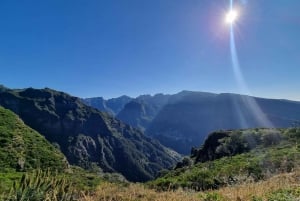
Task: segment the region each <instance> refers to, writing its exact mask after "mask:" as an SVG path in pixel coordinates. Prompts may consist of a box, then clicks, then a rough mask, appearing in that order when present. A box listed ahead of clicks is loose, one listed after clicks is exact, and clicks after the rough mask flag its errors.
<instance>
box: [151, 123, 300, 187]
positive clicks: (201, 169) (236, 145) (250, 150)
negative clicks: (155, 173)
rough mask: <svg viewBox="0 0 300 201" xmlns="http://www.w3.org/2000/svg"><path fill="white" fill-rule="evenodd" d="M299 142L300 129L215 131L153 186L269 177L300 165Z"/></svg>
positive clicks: (218, 184)
mask: <svg viewBox="0 0 300 201" xmlns="http://www.w3.org/2000/svg"><path fill="white" fill-rule="evenodd" d="M299 141H300V128H290V129H252V130H250V129H249V130H235V131H220V132H214V133H212V134H210V135H209V137H208V138H207V139H206V141H205V143H204V144H203V145H202V146H201V147H200V148H199V149H194V150H193V152H192V154H191V156H190V157H189V158H185V159H184V160H183V161H182V162H180V163H178V164H177V166H176V168H175V169H174V170H171V171H169V172H166V173H165V174H164V175H163V176H161V177H160V178H158V179H156V180H155V181H153V182H150V185H151V186H152V187H155V188H158V189H170V188H178V187H183V188H191V189H194V190H207V189H217V188H220V187H223V186H230V185H235V184H242V183H248V182H249V183H253V182H256V181H260V180H265V179H268V178H270V177H272V176H274V175H277V174H282V173H286V172H291V171H294V170H297V169H298V168H299V167H300V148H299V146H298V143H299Z"/></svg>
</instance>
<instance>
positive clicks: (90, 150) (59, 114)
mask: <svg viewBox="0 0 300 201" xmlns="http://www.w3.org/2000/svg"><path fill="white" fill-rule="evenodd" d="M0 105H2V106H3V107H5V108H7V109H10V110H12V111H14V112H15V113H17V114H18V115H19V116H20V117H21V118H22V119H23V121H24V122H25V123H26V124H27V125H29V126H30V127H32V128H34V129H35V130H37V131H39V132H40V133H41V134H42V135H44V136H45V137H46V139H48V140H49V141H50V142H53V143H54V142H55V143H57V144H58V145H59V146H60V149H61V151H62V152H63V153H64V154H65V155H66V157H67V159H68V161H69V162H70V163H71V164H76V165H79V166H81V167H84V168H92V167H93V166H95V165H96V166H99V167H101V168H102V169H103V170H104V171H108V172H114V171H116V172H120V173H122V174H123V175H124V176H125V177H126V178H127V179H128V180H132V181H145V180H148V179H152V178H153V177H154V176H155V175H156V173H157V172H158V171H159V170H161V169H163V168H168V167H171V166H173V165H174V164H175V163H176V161H177V160H178V159H179V155H178V154H177V153H175V152H172V151H170V150H169V149H167V148H165V147H163V146H162V145H161V144H159V143H158V142H157V141H155V140H153V139H151V138H149V137H146V136H144V135H143V133H142V132H141V131H139V130H137V129H134V128H132V127H130V126H128V125H126V124H124V123H122V122H121V121H119V120H117V119H114V118H113V117H112V116H110V115H108V114H106V113H102V112H100V111H98V110H96V109H93V108H91V107H89V106H86V105H85V104H83V103H82V102H81V100H80V99H79V98H76V97H72V96H70V95H68V94H66V93H63V92H58V91H54V90H51V89H48V88H46V89H42V90H39V89H32V88H28V89H23V90H10V89H3V90H2V91H0Z"/></svg>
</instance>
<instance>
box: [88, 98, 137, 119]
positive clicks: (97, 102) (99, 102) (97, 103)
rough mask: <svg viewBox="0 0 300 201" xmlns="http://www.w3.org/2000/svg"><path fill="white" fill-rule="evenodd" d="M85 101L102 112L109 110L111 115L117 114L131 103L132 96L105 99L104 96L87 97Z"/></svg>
mask: <svg viewBox="0 0 300 201" xmlns="http://www.w3.org/2000/svg"><path fill="white" fill-rule="evenodd" d="M82 100H83V102H84V103H85V104H87V105H89V106H91V107H94V108H96V109H98V110H100V111H102V112H107V113H109V114H111V115H114V116H115V115H117V114H118V113H119V112H120V111H121V110H122V109H123V108H124V106H125V105H126V104H127V103H129V102H130V101H131V100H132V98H130V97H129V96H120V97H118V98H111V99H108V100H105V99H104V98H102V97H94V98H85V99H82Z"/></svg>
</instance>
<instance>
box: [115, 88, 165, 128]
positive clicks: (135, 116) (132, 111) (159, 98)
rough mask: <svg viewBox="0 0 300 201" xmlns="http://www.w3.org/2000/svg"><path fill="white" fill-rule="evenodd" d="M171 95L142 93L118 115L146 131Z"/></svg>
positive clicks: (124, 120) (126, 121)
mask: <svg viewBox="0 0 300 201" xmlns="http://www.w3.org/2000/svg"><path fill="white" fill-rule="evenodd" d="M169 98H170V95H164V94H156V95H154V96H150V95H142V96H139V97H137V98H135V99H134V100H132V101H130V102H129V103H127V104H126V105H125V106H124V108H123V109H122V110H121V111H120V112H119V114H118V115H117V116H116V117H117V118H118V119H120V120H122V121H123V122H125V123H127V124H129V125H131V126H133V127H135V128H139V129H141V130H143V131H145V130H146V129H147V128H148V126H149V125H150V123H151V122H152V120H153V119H154V118H155V117H156V115H157V114H158V113H159V111H160V110H161V109H162V108H163V106H164V105H166V104H167V102H168V101H169Z"/></svg>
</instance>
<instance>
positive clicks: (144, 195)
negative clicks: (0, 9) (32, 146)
mask: <svg viewBox="0 0 300 201" xmlns="http://www.w3.org/2000/svg"><path fill="white" fill-rule="evenodd" d="M299 178H300V170H295V171H293V172H291V173H282V174H278V175H276V176H273V177H271V178H269V179H267V180H262V181H259V182H249V183H244V184H239V185H232V186H227V187H223V188H220V189H218V190H207V191H203V192H196V191H191V190H183V189H177V190H170V189H169V190H167V191H156V190H154V189H149V188H147V187H146V186H145V185H142V184H133V183H112V182H108V181H103V180H102V181H101V182H100V183H99V184H98V185H97V187H96V188H92V189H89V190H82V189H81V190H80V188H77V187H76V185H75V183H72V182H70V181H71V180H69V179H68V178H66V177H61V176H59V175H57V174H51V173H50V172H48V171H46V172H41V171H36V172H34V173H31V174H27V175H24V176H23V177H22V178H21V180H20V181H19V182H17V183H16V184H15V185H14V186H13V187H12V189H11V191H10V192H7V193H6V194H3V193H2V196H0V200H1V201H2V200H3V201H7V200H9V201H21V200H24V201H25V200H30V201H42V200H51V201H52V200H54V201H55V200H60V201H73V200H77V201H182V200H184V201H296V200H299V199H300V179H299Z"/></svg>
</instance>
